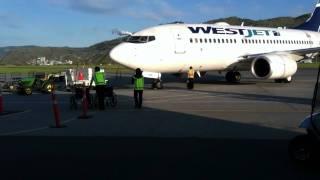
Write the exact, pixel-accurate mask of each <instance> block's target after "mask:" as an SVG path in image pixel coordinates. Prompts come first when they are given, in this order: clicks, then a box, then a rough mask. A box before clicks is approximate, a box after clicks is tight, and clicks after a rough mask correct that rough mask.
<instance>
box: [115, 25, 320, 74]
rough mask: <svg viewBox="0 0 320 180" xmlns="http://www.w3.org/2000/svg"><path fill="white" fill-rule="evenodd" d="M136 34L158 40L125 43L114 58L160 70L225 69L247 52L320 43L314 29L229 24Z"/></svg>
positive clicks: (166, 27)
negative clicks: (190, 68) (303, 29)
mask: <svg viewBox="0 0 320 180" xmlns="http://www.w3.org/2000/svg"><path fill="white" fill-rule="evenodd" d="M133 36H137V37H138V36H148V37H150V36H154V37H155V40H153V41H149V42H143V43H141V42H140V43H135V42H123V43H121V44H120V45H118V46H117V47H115V48H114V49H113V50H112V51H111V52H110V56H111V58H112V59H113V60H115V61H117V62H118V63H120V64H123V65H125V66H127V67H129V68H132V69H135V68H141V69H142V70H143V71H148V72H158V73H180V72H186V71H187V70H188V68H189V67H190V66H192V67H193V68H194V69H195V70H197V71H210V70H219V71H223V70H228V69H229V68H231V67H232V65H233V64H236V63H238V62H239V61H240V60H241V59H242V58H243V57H245V56H247V55H248V56H250V55H252V54H266V53H277V52H283V51H288V52H289V51H291V50H299V49H308V48H315V47H319V46H320V34H319V33H317V32H313V31H302V30H291V29H274V28H258V27H243V26H228V25H209V24H169V25H161V26H156V27H152V28H148V29H145V30H142V31H140V32H137V33H134V34H133ZM292 58H293V59H294V60H295V61H298V60H301V59H303V57H297V56H293V57H292ZM247 70H250V69H247Z"/></svg>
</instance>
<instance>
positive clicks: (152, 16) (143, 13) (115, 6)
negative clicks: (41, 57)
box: [50, 0, 184, 21]
mask: <svg viewBox="0 0 320 180" xmlns="http://www.w3.org/2000/svg"><path fill="white" fill-rule="evenodd" d="M50 2H51V3H53V4H55V5H62V6H64V7H67V8H69V9H71V10H74V11H78V12H83V13H90V14H98V15H122V16H129V17H132V18H137V19H148V20H156V21H161V20H164V19H166V18H176V17H180V16H183V15H184V13H183V12H181V11H179V10H178V9H177V8H175V7H173V6H172V5H171V4H170V3H169V1H166V0H50Z"/></svg>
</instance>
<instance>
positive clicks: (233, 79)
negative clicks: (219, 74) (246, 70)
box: [226, 71, 241, 83]
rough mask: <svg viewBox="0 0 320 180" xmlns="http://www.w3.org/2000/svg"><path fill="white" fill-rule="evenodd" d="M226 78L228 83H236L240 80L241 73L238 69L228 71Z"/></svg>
mask: <svg viewBox="0 0 320 180" xmlns="http://www.w3.org/2000/svg"><path fill="white" fill-rule="evenodd" d="M226 80H227V82H229V83H237V82H240V80H241V74H240V73H239V72H238V71H229V72H227V74H226Z"/></svg>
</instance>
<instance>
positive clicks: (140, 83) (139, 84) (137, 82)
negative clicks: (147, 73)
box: [133, 77, 144, 90]
mask: <svg viewBox="0 0 320 180" xmlns="http://www.w3.org/2000/svg"><path fill="white" fill-rule="evenodd" d="M133 79H134V90H143V89H144V78H143V77H140V78H136V77H133Z"/></svg>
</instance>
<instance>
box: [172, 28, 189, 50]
mask: <svg viewBox="0 0 320 180" xmlns="http://www.w3.org/2000/svg"><path fill="white" fill-rule="evenodd" d="M173 36H174V37H173V38H174V53H175V54H185V53H186V38H185V36H184V35H183V33H181V32H179V31H177V30H173Z"/></svg>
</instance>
